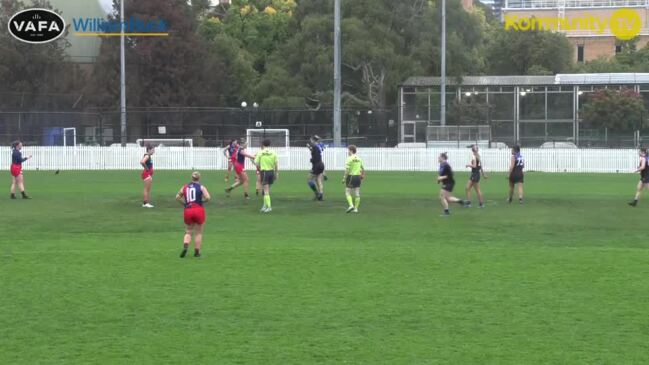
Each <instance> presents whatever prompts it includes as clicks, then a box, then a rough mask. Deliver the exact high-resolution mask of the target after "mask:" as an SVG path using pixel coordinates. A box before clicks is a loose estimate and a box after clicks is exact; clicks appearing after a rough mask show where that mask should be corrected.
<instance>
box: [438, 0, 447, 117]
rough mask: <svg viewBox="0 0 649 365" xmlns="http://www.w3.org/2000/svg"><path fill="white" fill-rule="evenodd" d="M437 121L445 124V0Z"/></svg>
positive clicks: (443, 6) (443, 2)
mask: <svg viewBox="0 0 649 365" xmlns="http://www.w3.org/2000/svg"><path fill="white" fill-rule="evenodd" d="M441 64H442V65H441V66H442V67H441V85H440V93H441V94H440V108H439V113H440V114H439V123H440V125H442V126H445V125H446V0H442V62H441Z"/></svg>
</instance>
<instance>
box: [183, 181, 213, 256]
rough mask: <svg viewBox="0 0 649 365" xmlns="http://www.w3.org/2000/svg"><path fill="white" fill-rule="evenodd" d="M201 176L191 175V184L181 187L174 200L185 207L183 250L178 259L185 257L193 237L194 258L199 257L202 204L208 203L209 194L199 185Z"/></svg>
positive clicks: (203, 215) (203, 211)
mask: <svg viewBox="0 0 649 365" xmlns="http://www.w3.org/2000/svg"><path fill="white" fill-rule="evenodd" d="M200 180H201V174H200V173H199V172H194V173H192V182H190V183H189V184H187V185H185V186H183V187H182V188H181V189H180V191H179V192H178V194H176V200H177V201H179V202H180V203H181V204H183V205H184V206H185V213H184V220H185V225H186V226H187V227H186V229H185V237H184V238H183V250H182V252H181V253H180V257H181V258H184V257H185V256H187V250H188V249H189V243H190V242H191V241H192V235H193V236H194V257H201V244H202V243H203V225H204V224H205V208H203V204H204V203H207V202H208V201H210V199H211V197H210V193H209V191H207V188H206V187H204V186H203V185H201V184H200Z"/></svg>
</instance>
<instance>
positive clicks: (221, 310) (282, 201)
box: [0, 171, 649, 364]
mask: <svg viewBox="0 0 649 365" xmlns="http://www.w3.org/2000/svg"><path fill="white" fill-rule="evenodd" d="M188 174H189V172H166V171H159V172H158V173H157V174H156V182H155V185H154V190H153V200H152V202H153V203H154V204H156V208H155V209H153V210H144V209H142V208H140V204H141V202H140V194H141V183H140V181H139V172H138V171H132V172H92V173H90V172H62V173H61V174H60V175H54V174H53V173H51V172H26V175H25V179H26V183H27V187H28V192H29V193H30V194H31V195H32V196H33V197H34V199H33V200H31V201H23V200H17V201H10V200H9V199H8V193H7V194H6V195H3V197H2V199H0V207H1V208H2V209H1V212H0V222H1V223H0V364H37V363H43V364H58V363H66V364H70V363H84V364H91V363H96V364H106V363H122V364H144V363H150V364H161V363H187V364H192V363H209V364H217V363H218V364H229V363H240V364H244V363H245V364H253V363H256V364H308V363H351V364H361V363H362V364H379V363H396V364H423V363H453V364H486V363H492V364H643V363H645V364H646V363H647V362H649V352H647V344H648V343H649V315H648V314H647V310H648V309H649V239H648V237H649V232H648V231H647V215H648V213H649V196H647V201H646V202H641V204H640V206H639V207H638V208H636V209H633V208H630V207H628V206H627V205H626V202H627V201H628V200H629V198H630V197H632V193H633V190H634V187H635V184H636V183H637V176H635V175H630V174H626V175H622V174H620V175H570V174H539V173H530V174H528V175H527V177H526V181H527V183H526V190H527V200H526V204H525V205H522V206H520V205H518V204H513V205H511V206H510V205H508V204H506V203H505V194H506V189H507V187H506V180H505V177H504V175H497V174H494V175H493V176H491V178H490V179H489V180H487V181H485V182H484V183H483V186H484V190H485V192H486V195H487V201H488V203H487V208H486V209H484V210H479V209H477V208H472V209H461V208H459V207H453V208H454V209H453V210H452V214H453V215H452V216H451V217H450V218H448V219H445V218H441V217H440V216H439V214H440V212H441V209H440V205H439V202H438V200H437V194H438V187H437V185H436V184H434V182H433V181H434V176H433V174H432V173H420V174H410V173H408V174H405V173H403V174H399V173H370V174H369V175H368V178H367V180H366V182H365V185H364V187H363V201H362V206H361V214H359V215H347V214H345V213H344V211H345V208H346V203H345V201H344V196H343V186H342V185H341V184H340V182H339V180H340V178H341V174H340V173H330V176H331V179H330V180H329V182H328V183H327V185H326V190H327V196H326V198H327V201H325V202H323V203H316V202H313V201H311V196H312V195H311V193H310V191H309V190H308V187H307V186H306V183H305V178H306V176H305V174H304V173H282V174H281V176H280V179H279V181H278V182H277V184H276V185H275V186H274V188H273V194H272V197H273V208H274V212H273V213H272V214H271V215H261V214H259V213H258V210H259V208H260V205H261V201H260V200H257V199H252V200H250V201H248V202H246V201H244V200H243V199H241V198H240V196H239V194H234V195H233V197H232V198H229V199H226V198H224V195H223V193H222V191H223V188H224V187H225V184H224V182H223V173H222V172H204V173H203V183H204V184H205V185H206V186H207V187H208V188H209V189H210V190H211V192H212V194H213V196H214V197H215V198H216V199H215V201H214V202H213V203H210V204H209V205H208V207H207V214H208V224H207V226H206V230H205V238H204V255H203V258H201V259H194V258H193V257H191V258H187V259H183V260H181V259H180V258H178V254H179V252H180V248H181V242H182V241H181V240H182V232H183V225H182V208H181V207H180V206H179V205H178V204H177V203H176V202H175V201H174V195H175V193H176V191H177V190H178V189H179V188H180V186H181V185H182V184H183V183H185V182H186V180H187V179H186V178H187V176H188ZM0 177H1V179H2V181H5V182H6V183H7V186H6V188H7V191H8V182H9V174H8V173H2V175H0ZM466 178H467V175H460V176H459V178H458V182H459V184H458V186H457V188H456V189H457V190H458V191H456V192H458V193H459V191H461V190H462V188H463V187H462V185H463V184H464V183H465V182H466Z"/></svg>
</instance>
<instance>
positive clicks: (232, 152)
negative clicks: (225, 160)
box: [228, 143, 239, 162]
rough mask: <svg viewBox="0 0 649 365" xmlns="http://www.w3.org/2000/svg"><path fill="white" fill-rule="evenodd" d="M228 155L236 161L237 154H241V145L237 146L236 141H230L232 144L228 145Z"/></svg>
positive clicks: (231, 159)
mask: <svg viewBox="0 0 649 365" xmlns="http://www.w3.org/2000/svg"><path fill="white" fill-rule="evenodd" d="M228 155H229V156H230V161H232V162H235V161H236V159H237V155H239V146H235V145H234V143H230V146H228Z"/></svg>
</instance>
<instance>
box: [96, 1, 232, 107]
mask: <svg viewBox="0 0 649 365" xmlns="http://www.w3.org/2000/svg"><path fill="white" fill-rule="evenodd" d="M117 5H118V2H117V1H116V2H115V3H114V6H117ZM125 14H126V18H130V17H136V18H139V19H145V20H152V19H162V20H164V21H166V22H167V24H168V26H169V32H170V35H169V36H168V37H127V40H126V42H127V47H126V62H127V69H126V75H127V81H126V83H127V88H126V90H127V103H128V106H141V107H160V106H165V107H169V106H199V105H215V104H217V105H218V104H223V103H224V97H223V85H225V82H224V76H225V75H226V73H225V72H224V71H223V70H224V69H225V66H224V63H225V62H224V60H223V59H222V58H218V57H212V56H213V54H211V53H209V52H208V51H207V49H206V47H205V43H204V42H203V40H202V39H201V37H200V36H198V34H197V24H198V20H197V18H196V14H195V12H194V11H193V9H192V8H191V6H190V5H189V4H188V3H187V2H186V1H184V0H140V1H137V2H127V3H126V8H125ZM151 14H155V16H152V15H151ZM110 18H111V19H113V20H115V15H112V16H111V17H110ZM119 43H120V42H119V38H118V37H104V38H103V39H102V45H101V50H100V55H99V59H98V62H97V65H96V66H95V69H94V82H93V85H96V86H95V89H94V92H93V94H95V95H96V100H95V102H96V103H97V105H98V106H102V107H116V106H117V105H119V97H118V96H119V54H120V51H119Z"/></svg>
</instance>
